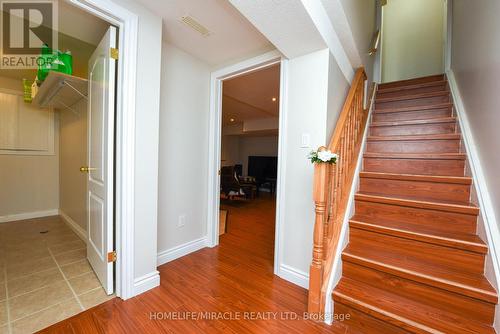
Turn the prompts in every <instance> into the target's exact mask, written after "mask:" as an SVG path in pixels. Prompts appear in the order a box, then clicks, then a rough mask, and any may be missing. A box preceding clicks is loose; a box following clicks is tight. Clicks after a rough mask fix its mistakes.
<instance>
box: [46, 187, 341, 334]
mask: <svg viewBox="0 0 500 334" xmlns="http://www.w3.org/2000/svg"><path fill="white" fill-rule="evenodd" d="M265 195H266V194H263V195H262V196H261V197H260V198H257V199H256V200H254V201H251V202H239V201H234V202H232V203H227V202H226V203H224V205H223V206H222V208H223V209H227V210H228V211H229V215H228V230H227V233H226V234H223V235H222V236H221V238H220V245H219V247H216V248H212V249H211V248H205V249H202V250H200V251H198V252H196V253H193V254H190V255H188V256H185V257H183V258H180V259H178V260H175V261H172V262H170V263H168V264H165V265H163V266H160V267H159V268H158V270H159V271H160V276H161V286H160V287H159V288H156V289H153V290H150V291H148V292H146V293H144V294H142V295H140V296H138V297H135V298H132V299H130V300H127V301H122V300H120V299H118V298H115V299H113V300H112V301H109V302H107V303H105V304H102V305H100V306H98V307H96V308H94V309H91V310H89V311H86V312H83V313H81V314H79V315H77V316H75V317H73V318H71V319H69V320H67V321H64V322H62V323H59V324H57V325H55V326H52V327H50V328H48V329H47V330H45V331H43V332H45V333H56V332H64V333H82V332H87V333H88V332H96V333H104V332H105V333H124V332H128V333H145V332H148V333H283V332H288V333H336V330H335V328H336V327H329V326H326V325H325V324H323V323H315V322H312V321H309V320H303V319H302V315H303V312H305V311H306V303H307V291H306V290H305V289H302V288H300V287H298V286H295V285H293V284H291V283H288V282H286V281H284V280H282V279H280V278H279V277H277V276H274V275H273V251H274V203H275V201H274V199H273V198H271V197H269V196H268V197H265ZM198 312H199V313H198ZM213 312H215V313H213ZM217 312H219V313H217ZM169 316H170V319H166V318H167V317H169ZM155 317H156V319H155ZM197 317H198V319H197ZM202 317H205V319H200V318H202ZM207 317H211V318H212V319H213V320H207V319H206V318H207ZM338 333H345V331H344V330H339V331H338Z"/></svg>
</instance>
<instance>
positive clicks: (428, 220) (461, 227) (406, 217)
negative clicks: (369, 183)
mask: <svg viewBox="0 0 500 334" xmlns="http://www.w3.org/2000/svg"><path fill="white" fill-rule="evenodd" d="M355 207H356V208H355V212H356V216H357V217H358V216H359V217H360V218H359V219H360V220H362V221H363V222H366V223H369V224H374V225H380V226H385V227H392V225H391V222H397V223H401V222H404V223H405V224H408V225H407V226H408V230H409V231H412V230H415V231H419V230H420V229H422V228H425V229H426V230H428V231H435V232H436V233H437V234H443V233H447V232H449V233H464V234H476V226H477V217H476V216H473V215H466V214H462V213H454V212H443V211H436V210H428V209H420V208H410V207H403V206H399V205H391V204H383V203H374V202H366V201H359V200H357V201H355Z"/></svg>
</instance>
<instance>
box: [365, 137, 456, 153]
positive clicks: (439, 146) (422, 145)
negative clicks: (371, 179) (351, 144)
mask: <svg viewBox="0 0 500 334" xmlns="http://www.w3.org/2000/svg"><path fill="white" fill-rule="evenodd" d="M366 151H367V152H373V153H459V152H460V141H459V140H458V139H457V140H411V141H403V140H394V141H388V140H384V141H369V142H368V143H367V145H366Z"/></svg>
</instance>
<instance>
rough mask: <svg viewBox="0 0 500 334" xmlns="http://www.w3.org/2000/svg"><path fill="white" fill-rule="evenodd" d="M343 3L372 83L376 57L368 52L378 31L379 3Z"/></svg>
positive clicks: (366, 0) (346, 0)
mask: <svg viewBox="0 0 500 334" xmlns="http://www.w3.org/2000/svg"><path fill="white" fill-rule="evenodd" d="M341 3H342V7H343V8H344V11H345V14H346V16H347V20H348V21H349V26H350V28H351V32H352V36H353V38H354V43H355V44H356V48H357V49H358V53H359V55H360V57H361V61H362V63H363V66H364V67H365V71H366V74H367V76H368V82H369V83H371V82H372V79H373V63H374V60H375V57H374V56H370V55H368V51H369V50H370V48H371V44H372V40H373V37H374V35H375V32H376V30H377V22H376V18H377V1H376V0H341Z"/></svg>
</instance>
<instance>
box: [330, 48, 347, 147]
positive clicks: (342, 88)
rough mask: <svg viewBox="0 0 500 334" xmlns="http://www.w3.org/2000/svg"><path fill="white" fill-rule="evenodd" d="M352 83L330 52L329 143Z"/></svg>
mask: <svg viewBox="0 0 500 334" xmlns="http://www.w3.org/2000/svg"><path fill="white" fill-rule="evenodd" d="M350 87H351V86H350V84H349V82H347V79H346V78H345V76H344V75H343V74H342V71H341V70H340V67H339V66H338V64H337V62H336V61H335V58H334V57H333V56H332V55H331V54H330V57H329V63H328V100H327V102H328V113H327V119H326V141H325V145H328V144H329V142H330V138H331V137H332V135H333V132H334V131H335V126H336V125H337V120H338V118H339V116H340V112H341V111H342V107H343V106H344V103H345V99H346V97H347V94H348V93H349V89H350Z"/></svg>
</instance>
